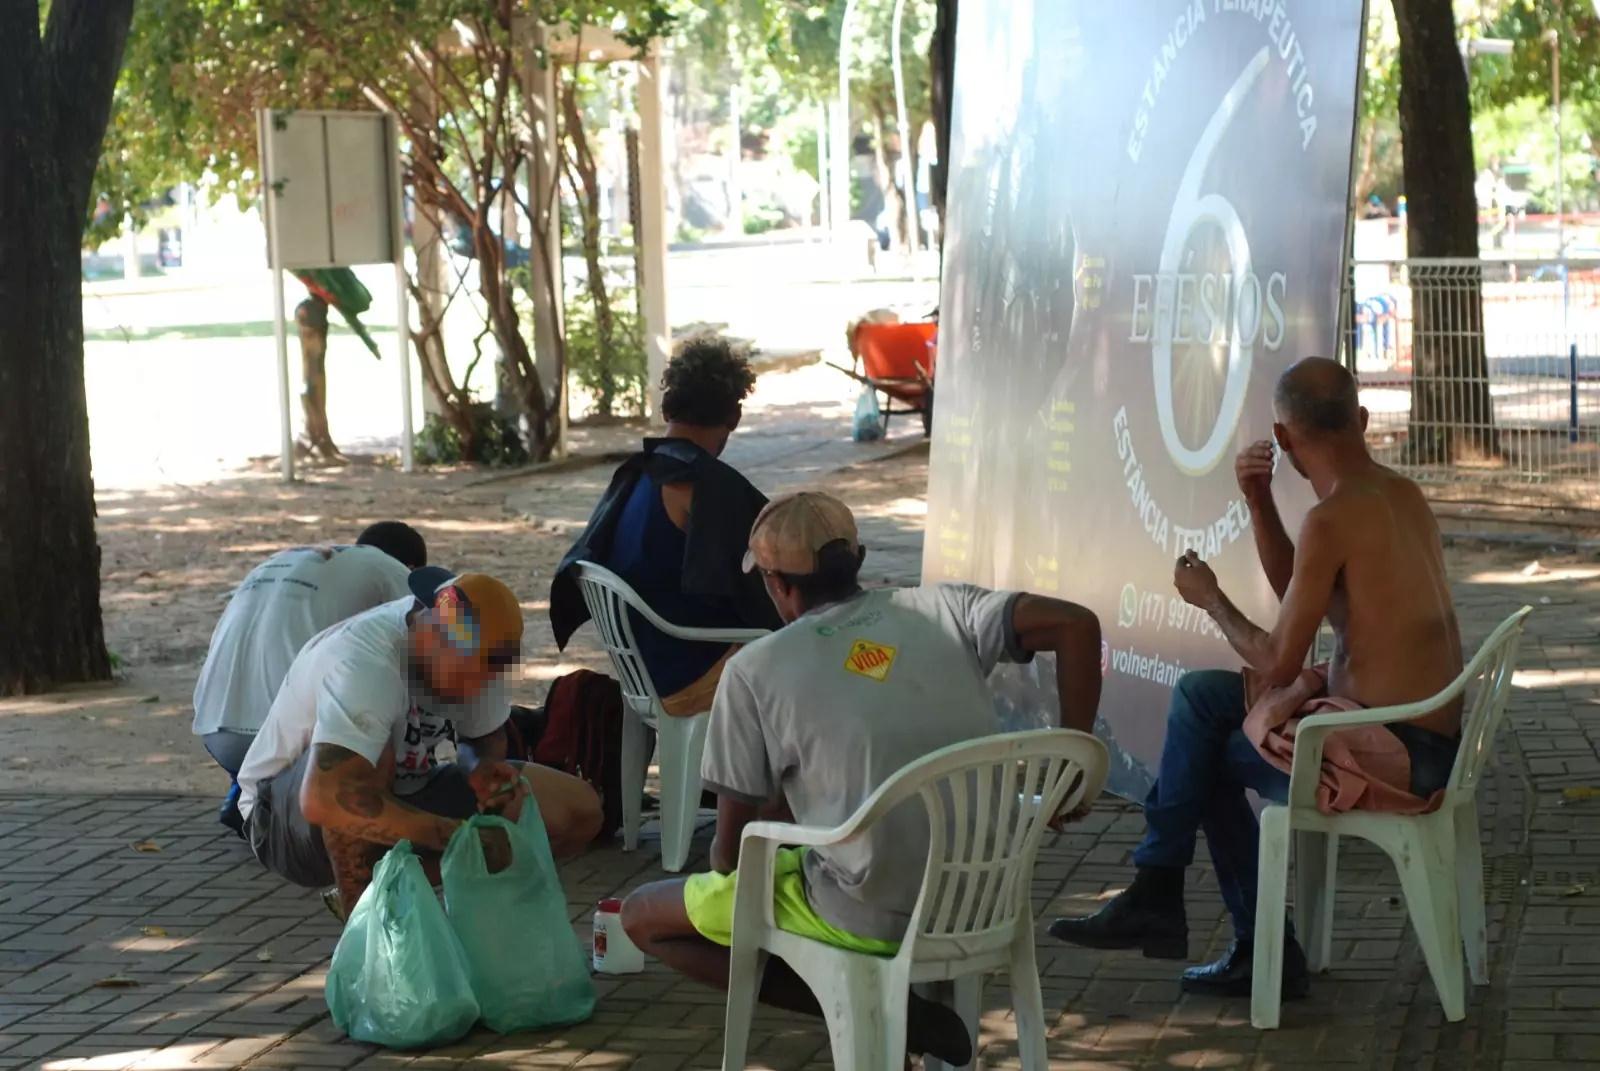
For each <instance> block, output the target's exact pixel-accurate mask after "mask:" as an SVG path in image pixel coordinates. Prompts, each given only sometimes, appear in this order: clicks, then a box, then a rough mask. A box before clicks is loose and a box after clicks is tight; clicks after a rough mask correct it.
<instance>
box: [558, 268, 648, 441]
mask: <svg viewBox="0 0 1600 1071" xmlns="http://www.w3.org/2000/svg"><path fill="white" fill-rule="evenodd" d="M610 294H611V322H612V328H611V330H612V350H611V352H609V353H607V352H603V351H602V347H601V345H600V331H599V327H598V325H597V324H596V323H595V315H594V303H593V302H591V301H589V300H588V299H587V295H585V296H584V297H580V298H578V299H576V300H573V301H570V302H568V303H567V370H568V372H569V374H570V375H571V376H572V377H573V379H575V380H576V381H577V383H578V385H579V386H580V387H582V388H583V389H584V390H585V391H587V392H588V393H589V394H591V395H593V396H594V399H595V408H596V409H597V410H598V411H599V412H601V413H603V414H605V415H607V416H610V415H611V414H613V413H616V412H618V411H619V410H620V411H622V412H624V413H630V414H638V413H643V412H644V400H645V391H646V388H647V386H648V383H649V370H648V368H647V365H646V356H645V350H644V330H643V328H642V326H641V325H640V323H639V316H638V313H637V312H636V311H635V310H636V304H635V298H634V292H633V291H632V290H628V289H624V288H620V287H618V288H614V289H612V290H611V291H610Z"/></svg>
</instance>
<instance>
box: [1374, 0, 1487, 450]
mask: <svg viewBox="0 0 1600 1071" xmlns="http://www.w3.org/2000/svg"><path fill="white" fill-rule="evenodd" d="M1394 11H1395V16H1396V20H1397V22H1398V24H1399V30H1400V137H1401V143H1402V154H1401V159H1402V163H1403V166H1404V171H1405V186H1406V203H1407V211H1408V216H1407V252H1408V254H1409V255H1410V256H1411V257H1413V258H1417V257H1459V258H1466V259H1467V260H1470V261H1471V263H1470V264H1468V263H1462V264H1460V265H1451V266H1448V267H1445V266H1424V267H1415V268H1413V269H1412V270H1411V287H1412V294H1413V307H1412V325H1413V326H1412V330H1413V335H1412V355H1411V360H1412V380H1411V420H1410V428H1409V430H1408V435H1407V447H1406V449H1407V457H1408V460H1410V461H1412V462H1413V463H1418V464H1443V463H1449V462H1451V461H1455V460H1460V459H1467V458H1485V457H1489V456H1493V455H1494V454H1496V453H1497V452H1498V444H1497V441H1496V436H1495V432H1494V410H1493V403H1492V401H1491V399H1490V396H1489V366H1488V361H1487V359H1486V357H1485V354H1484V347H1483V270H1482V265H1481V263H1480V262H1479V261H1478V259H1477V258H1478V202H1477V196H1476V194H1475V193H1474V191H1473V176H1474V167H1473V158H1472V108H1471V104H1470V102H1469V100H1468V97H1467V75H1466V71H1465V69H1464V68H1463V67H1462V64H1461V53H1460V51H1459V50H1458V47H1457V45H1456V27H1455V17H1454V15H1453V13H1452V12H1451V9H1450V5H1449V4H1447V3H1438V2H1436V0H1394Z"/></svg>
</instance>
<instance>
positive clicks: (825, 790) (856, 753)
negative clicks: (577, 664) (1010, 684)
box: [702, 584, 1031, 941]
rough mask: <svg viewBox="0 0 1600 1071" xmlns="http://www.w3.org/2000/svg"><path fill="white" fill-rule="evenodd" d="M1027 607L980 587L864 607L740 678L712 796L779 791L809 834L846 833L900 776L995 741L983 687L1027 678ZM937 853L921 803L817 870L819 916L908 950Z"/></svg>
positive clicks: (811, 616) (747, 664)
mask: <svg viewBox="0 0 1600 1071" xmlns="http://www.w3.org/2000/svg"><path fill="white" fill-rule="evenodd" d="M1016 598H1017V593H1016V592H1003V591H990V590H988V589H986V588H979V587H974V586H972V585H968V584H935V585H931V586H928V587H920V588H899V589H880V590H876V591H870V592H863V593H862V594H860V595H857V596H855V597H854V598H851V599H848V600H846V601H844V602H840V603H834V604H832V605H830V606H825V607H821V608H819V609H817V610H813V611H812V612H811V613H808V614H806V615H805V616H804V617H801V618H800V619H799V620H797V621H794V622H793V623H791V624H789V625H787V626H786V627H784V628H782V629H780V630H779V631H777V632H774V633H773V634H771V635H770V636H767V637H764V638H763V639H760V640H758V641H756V642H755V643H752V644H750V645H749V646H747V647H745V648H744V649H743V650H741V651H739V653H737V654H736V655H734V656H733V658H732V659H731V660H729V662H728V666H727V669H726V670H725V671H724V673H723V675H722V682H721V684H720V685H719V686H718V688H717V698H716V701H715V703H714V704H713V705H712V708H711V721H710V724H709V726H708V727H707V732H706V750H705V760H704V763H703V764H702V771H703V773H704V775H705V780H706V783H707V786H708V787H710V788H712V789H714V790H715V791H717V792H718V793H725V794H729V795H732V796H735V797H739V798H742V799H745V800H747V801H751V802H757V801H766V800H769V799H772V798H774V797H776V796H777V795H778V793H779V791H780V790H781V791H782V793H783V795H784V797H785V798H786V799H787V800H788V802H789V807H790V809H791V810H792V811H793V812H794V816H795V820H796V821H797V822H799V823H801V824H802V825H810V826H834V825H838V824H839V823H841V822H843V821H844V820H845V819H847V818H849V817H850V815H851V814H853V813H854V812H855V810H856V808H857V807H859V806H860V805H861V803H862V802H863V801H864V800H866V798H867V797H868V796H870V795H871V794H872V793H873V792H874V791H875V790H876V789H877V788H878V786H880V785H882V784H883V783H884V782H885V781H887V780H888V779H889V778H890V777H891V776H892V775H893V774H894V773H895V772H897V771H898V770H900V769H901V768H902V767H903V766H905V765H906V764H908V763H910V762H913V761H915V760H917V759H919V758H921V757H923V756H924V755H927V754H928V753H930V752H932V751H937V750H938V749H939V748H942V747H946V746H948V745H950V744H955V743H960V742H962V741H964V740H972V739H975V738H977V737H981V736H987V735H989V734H990V733H993V732H995V731H996V730H997V729H998V725H997V723H996V720H995V713H994V699H993V697H992V696H991V695H990V692H989V688H988V685H987V682H986V678H987V677H988V675H989V672H990V671H991V670H992V669H994V667H995V664H996V663H997V662H1000V661H1002V660H1004V661H1012V662H1021V661H1026V660H1027V659H1028V658H1029V657H1031V656H1030V655H1028V654H1027V652H1025V651H1023V650H1021V649H1020V645H1019V644H1018V642H1017V638H1016V635H1015V632H1014V630H1013V628H1012V622H1011V618H1012V606H1013V604H1014V603H1015V601H1016ZM927 853H928V820H927V812H926V810H925V809H924V807H923V804H922V802H921V801H920V800H916V799H913V800H910V801H907V802H906V803H905V804H902V805H901V806H899V807H897V808H895V810H894V811H892V812H891V813H890V814H888V815H887V816H885V818H884V820H883V821H880V822H879V823H878V824H877V825H876V826H874V827H873V830H872V831H871V832H870V833H869V834H868V835H867V836H865V837H863V838H861V839H859V840H857V841H854V842H852V843H849V844H845V845H839V846H837V847H831V848H819V849H816V850H814V851H812V852H809V853H808V854H807V856H806V867H805V878H806V892H807V896H808V898H809V900H810V902H811V906H812V907H813V908H815V909H816V911H817V912H818V914H820V915H821V916H822V917H823V918H825V919H827V920H828V921H829V922H831V923H833V924H834V925H835V926H838V927H840V928H841V929H844V930H848V931H850V932H851V933H854V934H856V935H858V936H861V937H869V938H877V939H882V940H891V941H893V940H899V939H900V938H901V937H902V936H903V935H904V933H905V928H906V924H907V923H908V921H909V920H910V916H911V909H912V908H913V907H914V906H916V900H917V891H918V889H919V888H920V887H921V884H922V871H923V866H924V864H925V862H926V859H927Z"/></svg>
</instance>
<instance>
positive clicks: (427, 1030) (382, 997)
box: [324, 840, 478, 1049]
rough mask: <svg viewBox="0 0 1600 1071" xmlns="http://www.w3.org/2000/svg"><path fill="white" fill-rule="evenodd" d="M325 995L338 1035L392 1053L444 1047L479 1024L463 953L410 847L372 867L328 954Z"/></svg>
mask: <svg viewBox="0 0 1600 1071" xmlns="http://www.w3.org/2000/svg"><path fill="white" fill-rule="evenodd" d="M324 994H325V996H326V997H327V1001H328V1010H329V1011H330V1012H332V1013H333V1021H334V1024H335V1025H336V1026H338V1028H339V1029H340V1030H343V1031H344V1032H345V1033H346V1034H348V1035H350V1037H352V1038H354V1039H355V1040H356V1041H369V1042H372V1043H373V1044H376V1045H385V1046H388V1047H389V1048H391V1049H412V1048H418V1047H420V1046H424V1045H443V1044H446V1043H447V1042H451V1041H454V1040H456V1039H457V1038H459V1037H461V1036H463V1035H464V1034H466V1033H467V1031H469V1030H471V1029H472V1026H473V1024H474V1023H476V1022H477V1021H478V1001H477V999H476V998H475V997H473V995H472V983H471V980H470V978H469V976H468V970H467V956H466V953H465V952H463V951H462V949H461V943H460V942H459V941H458V940H456V935H455V931H454V930H452V929H451V928H450V920H449V919H447V918H445V914H444V908H443V907H441V906H439V897H438V896H437V895H436V894H435V893H434V891H433V887H432V886H431V885H429V884H428V879H427V877H426V876H425V875H424V874H423V873H422V863H421V862H420V861H419V860H418V859H417V856H416V853H415V852H413V851H412V850H411V842H410V841H405V840H403V841H401V842H400V843H399V844H396V845H395V846H394V847H393V848H391V849H390V850H389V852H388V854H386V855H385V856H384V857H383V859H382V860H380V861H379V863H378V865H377V867H376V868H374V870H373V872H372V884H371V885H369V886H367V891H366V892H364V893H362V894H361V899H360V900H359V901H357V902H356V906H355V910H354V911H352V912H350V920H349V921H348V922H347V923H345V927H344V934H343V936H341V937H340V938H339V944H338V947H336V948H335V949H334V950H333V964H332V965H331V966H330V967H329V968H328V982H327V986H326V988H325V991H324Z"/></svg>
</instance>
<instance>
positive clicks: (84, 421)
mask: <svg viewBox="0 0 1600 1071" xmlns="http://www.w3.org/2000/svg"><path fill="white" fill-rule="evenodd" d="M132 14H133V2H132V0H54V3H52V4H51V5H50V14H49V21H48V24H47V26H46V28H45V32H44V34H43V36H42V37H41V35H40V32H39V4H38V3H37V0H0V235H4V239H3V240H0V696H5V695H16V694H21V693H25V692H35V691H41V690H43V689H46V688H49V687H51V686H52V685H55V684H60V683H65V682H70V681H87V680H106V679H108V678H109V677H110V676H111V662H110V658H109V657H108V655H107V653H106V646H105V633H104V630H103V628H102V625H101V620H100V546H99V543H98V542H97V541H96V537H95V522H94V518H95V504H94V480H93V477H92V475H91V472H90V459H89V413H88V402H87V399H86V397H85V394H84V374H83V285H82V275H81V267H80V262H79V247H80V245H81V244H82V240H83V225H84V221H85V217H86V212H87V210H88V206H89V189H90V182H91V180H92V178H93V176H94V169H95V162H96V159H97V157H98V156H99V152H100V141H101V138H102V137H103V136H104V134H105V128H106V121H107V119H108V118H109V117H110V112H111V92H112V88H113V86H114V85H115V84H116V77H117V69H118V67H119V66H120V65H121V62H122V49H123V45H124V43H125V42H126V40H127V33H128V22H129V19H130V18H131V17H132Z"/></svg>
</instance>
